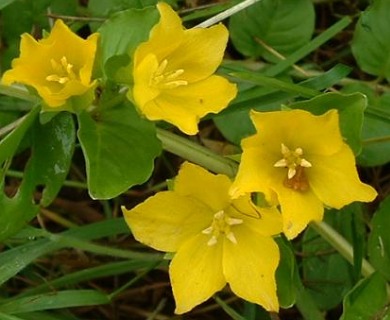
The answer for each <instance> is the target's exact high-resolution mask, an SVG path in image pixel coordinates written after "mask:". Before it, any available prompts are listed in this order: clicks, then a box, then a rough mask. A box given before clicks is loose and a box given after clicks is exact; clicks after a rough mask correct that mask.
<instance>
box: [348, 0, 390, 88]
mask: <svg viewBox="0 0 390 320" xmlns="http://www.w3.org/2000/svg"><path fill="white" fill-rule="evenodd" d="M351 46H352V53H353V55H354V57H355V59H356V61H357V63H358V65H359V67H360V68H361V69H362V70H363V71H365V72H367V73H369V74H372V75H375V76H379V77H384V78H386V79H387V81H390V1H388V0H375V1H374V2H373V4H372V6H370V7H369V8H368V9H367V10H366V11H364V12H363V13H362V14H361V16H360V18H359V21H358V23H357V24H356V28H355V31H354V36H353V39H352V44H351Z"/></svg>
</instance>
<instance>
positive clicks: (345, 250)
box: [310, 221, 375, 277]
mask: <svg viewBox="0 0 390 320" xmlns="http://www.w3.org/2000/svg"><path fill="white" fill-rule="evenodd" d="M310 226H311V227H312V228H313V229H314V230H315V231H316V232H317V233H318V234H319V235H320V236H321V237H322V238H324V239H325V240H326V241H328V242H329V243H330V244H331V246H332V247H333V248H335V249H336V250H337V251H338V252H339V253H340V254H341V255H342V256H343V257H344V258H345V259H346V260H347V261H348V262H349V263H351V264H353V263H354V261H353V248H352V246H351V244H350V243H349V242H348V241H347V240H346V239H345V238H344V237H343V236H341V235H340V234H339V233H338V232H337V231H336V230H334V229H333V228H332V227H331V226H329V225H328V224H327V223H325V222H323V221H319V222H318V221H313V222H312V223H311V224H310ZM373 272H375V269H374V268H373V266H372V265H371V264H370V263H369V262H368V261H367V260H366V259H363V261H362V270H361V273H362V275H363V276H364V277H368V276H369V275H371V274H372V273H373Z"/></svg>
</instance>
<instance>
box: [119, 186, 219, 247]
mask: <svg viewBox="0 0 390 320" xmlns="http://www.w3.org/2000/svg"><path fill="white" fill-rule="evenodd" d="M122 211H123V214H124V216H125V220H126V223H127V224H128V225H129V227H130V229H131V231H132V233H133V235H134V237H135V238H136V239H137V240H138V241H140V242H142V243H144V244H146V245H148V246H150V247H152V248H154V249H157V250H161V251H167V252H175V251H177V250H178V249H179V248H180V246H181V245H182V244H183V243H184V242H185V241H186V240H188V239H189V238H191V237H193V236H194V235H195V234H197V233H201V232H202V230H204V229H206V228H207V227H208V226H210V224H211V222H212V220H213V215H214V212H212V211H210V209H209V208H208V207H206V206H205V205H204V204H202V203H201V202H199V201H197V200H196V199H192V198H190V197H183V196H180V195H178V194H176V193H174V192H172V191H163V192H159V193H158V194H156V195H155V196H153V197H150V198H148V199H147V200H146V201H145V202H143V203H141V204H139V205H138V206H136V207H135V208H133V209H131V210H126V209H125V208H122Z"/></svg>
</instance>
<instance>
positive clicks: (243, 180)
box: [230, 134, 286, 201]
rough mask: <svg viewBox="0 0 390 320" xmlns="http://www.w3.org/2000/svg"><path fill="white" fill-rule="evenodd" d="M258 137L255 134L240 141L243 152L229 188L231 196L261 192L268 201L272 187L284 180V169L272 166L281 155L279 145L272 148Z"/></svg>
mask: <svg viewBox="0 0 390 320" xmlns="http://www.w3.org/2000/svg"><path fill="white" fill-rule="evenodd" d="M259 137H260V135H259V134H256V135H254V136H251V137H249V138H246V139H243V140H242V142H241V145H242V149H243V151H244V152H243V154H242V156H241V162H240V165H239V168H238V173H237V176H236V178H235V180H234V182H233V185H232V187H231V189H230V194H231V195H232V197H233V198H237V197H238V196H240V195H243V194H245V193H249V192H262V193H264V194H265V195H266V198H267V200H268V201H270V200H271V198H272V193H273V192H272V188H274V187H275V186H277V185H279V184H280V183H282V182H283V180H284V177H285V175H286V172H285V170H283V169H281V168H276V167H274V164H275V163H276V162H277V161H278V160H280V157H281V154H280V146H279V147H278V148H274V147H273V146H272V145H269V144H267V141H262V140H260V138H259ZM272 148H273V149H272Z"/></svg>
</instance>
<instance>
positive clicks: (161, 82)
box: [151, 59, 188, 89]
mask: <svg viewBox="0 0 390 320" xmlns="http://www.w3.org/2000/svg"><path fill="white" fill-rule="evenodd" d="M167 65H168V60H167V59H164V60H163V61H162V62H161V63H160V64H159V66H158V68H157V70H156V71H155V72H154V74H153V76H152V79H151V85H152V86H154V87H160V88H162V89H174V88H177V87H179V86H186V85H187V84H188V81H186V80H179V79H178V78H179V77H180V76H181V75H182V74H183V73H184V69H177V70H174V71H166V69H167Z"/></svg>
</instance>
